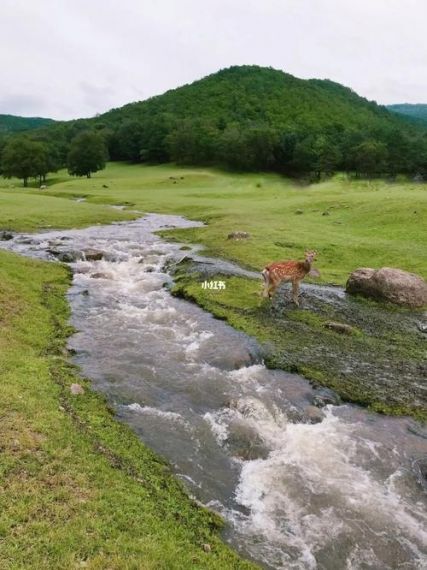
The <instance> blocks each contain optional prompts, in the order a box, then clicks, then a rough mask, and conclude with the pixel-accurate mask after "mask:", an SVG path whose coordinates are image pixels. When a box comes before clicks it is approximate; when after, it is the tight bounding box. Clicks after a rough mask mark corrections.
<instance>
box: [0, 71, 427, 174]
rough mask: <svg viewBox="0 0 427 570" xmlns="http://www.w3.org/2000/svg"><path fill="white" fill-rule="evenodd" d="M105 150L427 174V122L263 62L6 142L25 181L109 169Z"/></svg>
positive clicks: (292, 169)
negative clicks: (62, 170) (413, 120)
mask: <svg viewBox="0 0 427 570" xmlns="http://www.w3.org/2000/svg"><path fill="white" fill-rule="evenodd" d="M30 135H31V139H29V138H28V137H29V136H30ZM18 140H19V141H20V142H19V143H18V142H17V141H18ZM2 144H3V150H1V149H2ZM18 147H19V148H18ZM107 151H108V155H109V156H110V158H111V159H112V160H122V161H130V162H143V163H162V162H170V161H171V162H176V163H179V164H186V165H218V166H221V167H224V168H228V169H233V170H237V171H268V170H270V171H275V172H280V173H283V174H286V175H289V176H295V177H309V178H310V179H311V180H319V179H320V178H321V177H322V176H325V175H326V176H327V175H330V174H332V173H333V172H335V171H346V172H349V173H353V174H354V175H356V176H366V177H375V176H395V175H397V174H406V175H410V176H414V175H418V176H419V177H420V176H422V177H424V178H425V179H427V129H426V128H425V127H421V126H419V125H416V124H414V123H411V122H410V121H408V120H406V119H405V118H402V117H401V116H399V115H397V114H395V113H390V112H389V111H387V109H386V108H384V107H381V106H379V105H377V104H376V103H374V102H370V101H367V100H366V99H363V98H361V97H359V96H358V95H357V94H356V93H354V92H353V91H351V90H350V89H348V88H346V87H343V86H342V85H339V84H337V83H333V82H332V81H327V80H301V79H297V78H295V77H292V76H291V75H287V74H285V73H283V72H281V71H276V70H273V69H270V68H260V67H256V66H241V67H232V68H229V69H225V70H222V71H220V72H218V73H216V74H214V75H211V76H209V77H206V78H204V79H202V80H200V81H197V82H195V83H193V84H191V85H186V86H184V87H180V88H179V89H176V90H173V91H168V92H167V93H165V94H164V95H161V96H159V97H153V98H152V99H149V100H147V101H143V102H141V103H133V104H130V105H126V106H124V107H122V108H120V109H113V110H112V111H109V112H108V113H105V114H104V115H101V116H99V117H95V118H93V119H84V120H83V119H82V120H77V121H69V122H62V123H60V122H57V123H54V124H53V125H50V126H47V127H44V128H42V129H37V130H36V131H32V132H31V133H30V134H29V135H27V137H26V138H23V137H22V136H20V137H19V138H15V137H14V138H10V139H8V140H7V141H6V143H5V142H4V141H3V143H2V142H1V140H0V152H1V162H0V168H1V171H2V172H3V175H5V176H12V175H13V176H19V177H21V178H22V179H23V180H24V183H26V180H28V178H29V177H33V176H37V177H41V178H40V179H43V177H44V176H45V175H46V172H51V171H53V170H54V169H55V168H59V167H64V166H67V167H68V170H69V172H70V174H73V175H77V176H90V174H91V172H96V171H97V170H99V169H101V168H103V166H104V164H105V160H106V157H107ZM43 157H44V158H43ZM46 157H47V158H46ZM14 158H15V160H14ZM13 163H15V166H16V168H15V166H13Z"/></svg>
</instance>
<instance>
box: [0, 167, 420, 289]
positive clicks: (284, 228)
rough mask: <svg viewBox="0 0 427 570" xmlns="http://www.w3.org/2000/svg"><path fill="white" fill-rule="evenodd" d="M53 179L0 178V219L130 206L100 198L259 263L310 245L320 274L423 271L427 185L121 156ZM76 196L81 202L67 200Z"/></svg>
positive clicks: (80, 216)
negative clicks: (136, 161)
mask: <svg viewBox="0 0 427 570" xmlns="http://www.w3.org/2000/svg"><path fill="white" fill-rule="evenodd" d="M171 177H173V179H171ZM52 182H53V183H52V184H50V185H49V188H48V189H47V190H42V191H40V190H30V191H26V192H24V189H21V188H18V187H17V186H16V185H17V184H18V183H17V182H16V181H14V182H13V181H4V182H3V187H4V186H8V185H10V184H15V188H14V189H10V190H8V191H6V192H4V191H1V192H0V226H1V227H9V228H14V229H25V230H29V229H35V228H36V227H37V226H38V227H40V226H43V225H46V224H50V225H53V226H55V227H65V226H74V225H76V226H77V225H86V224H90V223H93V222H101V223H104V222H106V221H108V220H110V219H113V218H115V219H123V218H124V217H126V213H120V212H115V211H114V210H111V209H109V208H108V209H105V208H103V207H102V205H103V204H124V205H127V206H128V207H129V208H130V209H138V210H141V211H143V212H170V213H180V214H183V215H186V216H188V217H190V218H192V219H198V220H204V221H206V222H208V223H209V224H208V226H207V227H205V228H202V229H196V230H191V231H186V232H185V239H187V240H189V241H193V242H194V241H197V242H200V243H203V244H204V245H205V246H207V248H208V250H209V251H210V252H211V253H215V254H216V255H221V256H224V257H227V258H229V259H234V260H237V261H239V262H240V263H241V264H243V265H245V266H249V267H252V268H255V269H260V268H262V267H263V266H264V265H265V264H266V263H267V262H269V261H272V260H275V259H280V258H301V256H302V254H303V252H304V249H306V248H311V249H316V250H317V251H318V252H319V258H318V261H317V266H318V267H319V269H320V270H321V274H322V277H321V280H322V281H323V282H330V283H341V284H342V283H344V282H345V280H346V278H347V276H348V274H349V273H350V272H351V271H352V270H353V269H355V268H356V267H381V266H391V267H400V268H402V269H406V270H408V271H414V272H416V273H419V274H421V275H423V276H424V277H427V232H426V230H425V227H426V222H427V184H412V183H405V182H402V183H392V184H390V183H386V182H383V181H365V180H364V181H359V182H357V181H356V182H354V181H353V182H348V181H347V180H346V179H345V178H344V177H343V176H337V177H335V178H334V179H332V180H329V181H327V182H323V183H321V184H316V185H311V186H300V185H298V184H296V183H294V182H292V181H289V180H287V179H284V178H282V177H280V176H277V175H274V174H229V173H224V172H221V171H218V170H213V169H202V168H200V169H190V168H177V167H174V166H170V165H166V166H165V165H162V166H153V167H143V166H129V165H125V164H122V163H112V164H109V165H108V167H107V169H106V170H104V171H102V172H100V173H97V174H96V175H95V176H94V177H93V178H91V179H85V178H79V179H76V178H67V177H66V176H65V175H64V174H62V173H60V174H59V175H58V176H57V178H54V179H53V180H52ZM104 185H105V186H108V188H104V187H103V186H104ZM0 190H2V189H1V187H0ZM40 196H42V197H43V198H42V197H40ZM47 196H49V197H50V199H49V202H46V200H45V198H46V197H47ZM76 197H85V198H86V200H87V202H83V203H78V202H75V201H70V202H63V200H64V199H70V198H76ZM45 204H46V206H44V205H45ZM47 204H48V206H47ZM95 206H97V209H96V208H95ZM301 211H302V213H298V212H301ZM92 216H93V218H92ZM233 230H242V231H248V232H249V233H250V234H251V239H250V240H248V241H247V242H242V241H240V242H235V241H233V240H227V234H228V233H229V232H231V231H233ZM180 234H181V232H176V233H175V235H176V236H180Z"/></svg>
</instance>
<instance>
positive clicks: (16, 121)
mask: <svg viewBox="0 0 427 570" xmlns="http://www.w3.org/2000/svg"><path fill="white" fill-rule="evenodd" d="M54 122H55V121H54V120H53V119H43V118H41V117H18V116H16V115H0V135H1V134H5V133H18V132H23V131H30V130H33V129H38V128H40V127H45V126H47V125H51V124H53V123H54Z"/></svg>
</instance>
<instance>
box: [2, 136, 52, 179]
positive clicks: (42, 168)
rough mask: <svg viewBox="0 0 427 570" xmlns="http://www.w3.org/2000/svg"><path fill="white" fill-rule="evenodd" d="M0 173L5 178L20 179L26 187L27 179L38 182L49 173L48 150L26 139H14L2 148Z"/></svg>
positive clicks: (40, 144)
mask: <svg viewBox="0 0 427 570" xmlns="http://www.w3.org/2000/svg"><path fill="white" fill-rule="evenodd" d="M1 171H2V173H3V176H4V177H5V178H12V177H13V176H15V177H16V178H22V180H23V181H24V186H25V187H26V186H28V178H30V177H39V179H40V181H41V180H42V178H44V177H45V176H46V174H47V173H48V172H49V150H48V147H47V145H46V144H44V143H42V142H38V141H32V140H30V139H28V138H14V139H12V140H10V141H9V142H8V143H7V144H6V145H5V147H4V149H3V152H2V160H1Z"/></svg>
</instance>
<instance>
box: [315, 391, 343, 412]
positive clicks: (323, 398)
mask: <svg viewBox="0 0 427 570" xmlns="http://www.w3.org/2000/svg"><path fill="white" fill-rule="evenodd" d="M311 403H312V404H313V406H316V407H317V408H324V407H325V406H328V405H329V404H332V405H333V406H338V405H339V404H341V398H340V397H339V396H338V394H336V393H335V392H334V391H333V390H331V389H330V388H319V390H317V392H316V394H315V395H314V396H313V399H312V401H311Z"/></svg>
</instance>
